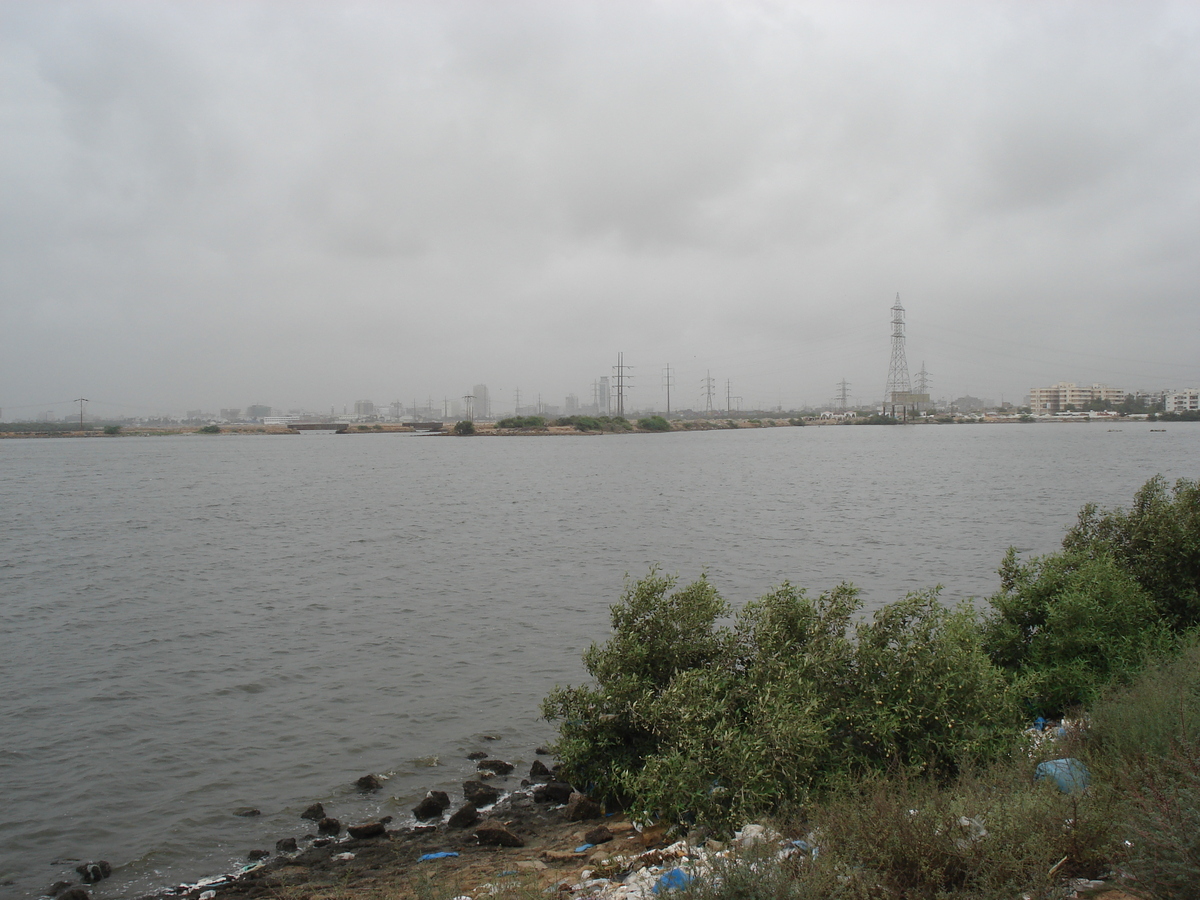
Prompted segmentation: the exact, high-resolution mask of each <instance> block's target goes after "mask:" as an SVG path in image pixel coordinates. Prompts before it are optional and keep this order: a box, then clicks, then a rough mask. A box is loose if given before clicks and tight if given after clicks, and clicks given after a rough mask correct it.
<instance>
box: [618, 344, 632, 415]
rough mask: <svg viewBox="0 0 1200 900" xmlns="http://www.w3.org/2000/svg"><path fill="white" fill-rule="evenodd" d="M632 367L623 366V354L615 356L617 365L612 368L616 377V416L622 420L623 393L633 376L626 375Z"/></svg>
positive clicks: (623, 409) (623, 410) (623, 412)
mask: <svg viewBox="0 0 1200 900" xmlns="http://www.w3.org/2000/svg"><path fill="white" fill-rule="evenodd" d="M632 368H633V366H627V365H625V354H624V353H618V354H617V364H616V365H615V366H613V374H614V375H616V377H617V415H618V416H620V417H622V418H624V416H625V391H626V390H627V389H628V387H629V382H631V381H632V380H633V376H632V375H629V374H627V371H626V370H628V369H632Z"/></svg>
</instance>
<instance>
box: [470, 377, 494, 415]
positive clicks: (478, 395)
mask: <svg viewBox="0 0 1200 900" xmlns="http://www.w3.org/2000/svg"><path fill="white" fill-rule="evenodd" d="M471 394H472V395H473V396H474V397H475V401H474V403H472V405H471V409H472V414H473V415H474V416H475V418H476V419H490V418H491V417H492V398H491V395H490V394H489V393H488V389H487V385H486V384H477V385H475V387H473V388H471Z"/></svg>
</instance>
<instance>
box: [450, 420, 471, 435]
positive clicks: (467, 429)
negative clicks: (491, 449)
mask: <svg viewBox="0 0 1200 900" xmlns="http://www.w3.org/2000/svg"><path fill="white" fill-rule="evenodd" d="M454 433H455V434H474V433H475V423H474V422H472V421H471V420H470V419H463V420H462V421H461V422H455V423H454Z"/></svg>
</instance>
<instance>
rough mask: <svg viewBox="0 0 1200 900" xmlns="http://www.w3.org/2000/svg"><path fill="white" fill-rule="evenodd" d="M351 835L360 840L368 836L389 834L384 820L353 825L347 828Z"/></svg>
mask: <svg viewBox="0 0 1200 900" xmlns="http://www.w3.org/2000/svg"><path fill="white" fill-rule="evenodd" d="M346 831H347V832H349V834H350V837H352V838H357V839H358V840H360V841H361V840H365V839H367V838H374V837H383V836H384V835H385V834H387V827H386V826H385V825H384V824H383V823H382V822H364V823H363V824H361V825H351V826H349V827H348V828H347V829H346Z"/></svg>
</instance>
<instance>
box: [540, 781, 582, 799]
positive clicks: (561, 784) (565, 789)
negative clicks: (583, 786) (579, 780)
mask: <svg viewBox="0 0 1200 900" xmlns="http://www.w3.org/2000/svg"><path fill="white" fill-rule="evenodd" d="M574 792H575V789H574V788H572V787H571V786H570V785H569V784H567V783H566V782H565V781H551V782H550V783H549V784H539V785H538V786H537V787H535V788H534V789H533V799H534V800H535V801H536V802H537V803H566V802H567V801H569V800H570V799H571V794H573V793H574Z"/></svg>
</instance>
